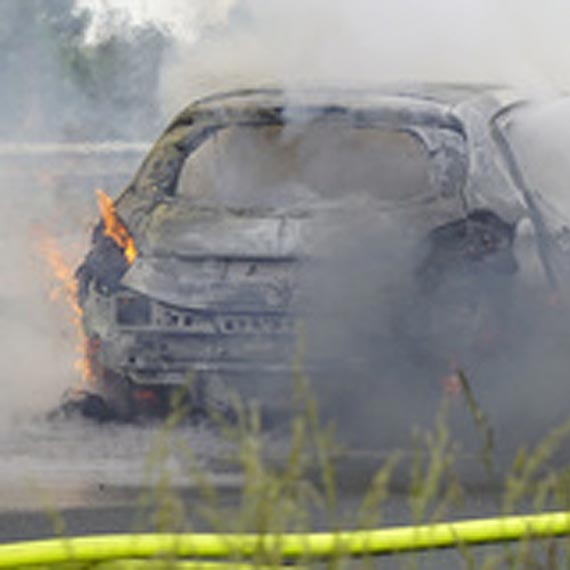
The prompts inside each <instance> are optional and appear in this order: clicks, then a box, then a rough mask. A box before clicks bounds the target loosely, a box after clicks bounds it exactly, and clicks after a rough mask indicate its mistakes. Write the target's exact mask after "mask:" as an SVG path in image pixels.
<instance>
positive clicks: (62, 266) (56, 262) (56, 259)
mask: <svg viewBox="0 0 570 570" xmlns="http://www.w3.org/2000/svg"><path fill="white" fill-rule="evenodd" d="M40 252H41V253H42V255H43V256H44V258H45V259H46V260H47V263H48V265H49V267H50V268H51V270H52V271H53V274H54V276H55V277H56V279H57V281H58V284H57V286H55V287H54V288H53V289H52V290H51V292H50V300H51V301H54V302H55V301H58V300H60V299H61V298H62V297H63V300H64V301H65V302H66V303H67V305H68V306H69V307H70V309H71V311H72V317H71V320H72V323H73V326H74V328H75V331H76V333H77V338H78V341H77V344H76V346H75V351H76V353H77V360H76V361H75V364H74V368H75V370H76V371H77V372H79V373H80V374H81V376H82V378H83V379H85V380H87V381H88V382H89V381H92V380H93V379H94V378H95V374H94V370H93V366H92V363H91V361H92V359H91V358H90V355H89V349H90V343H89V341H88V339H87V337H86V336H85V332H84V331H83V327H82V324H81V318H82V316H83V311H82V309H81V307H80V306H79V302H78V300H77V292H78V291H77V281H76V279H75V275H74V272H73V270H72V268H71V265H70V264H69V263H67V262H66V260H65V258H64V256H63V254H62V253H61V251H60V249H59V247H58V244H57V242H56V240H55V239H54V238H52V237H51V236H47V235H44V236H43V237H42V240H41V242H40Z"/></svg>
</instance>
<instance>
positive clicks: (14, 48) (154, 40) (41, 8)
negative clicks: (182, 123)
mask: <svg viewBox="0 0 570 570" xmlns="http://www.w3.org/2000/svg"><path fill="white" fill-rule="evenodd" d="M90 18H91V15H90V13H89V12H88V11H85V10H77V9H76V7H75V2H74V0H2V2H0V86H1V87H0V139H4V140H38V139H49V140H54V139H59V140H62V139H63V140H86V139H91V140H101V139H109V138H119V139H140V138H152V137H153V136H154V135H156V132H157V130H158V129H159V127H160V125H159V121H160V119H159V116H160V113H159V110H158V97H157V86H158V83H159V73H160V65H161V62H162V58H163V56H164V53H165V50H166V49H167V47H168V45H169V41H170V40H169V38H168V36H167V35H166V34H165V33H164V32H163V31H161V30H158V29H156V28H153V27H144V28H139V29H136V30H132V29H127V26H120V25H116V24H117V22H118V21H119V15H118V14H113V13H112V12H111V13H110V14H109V18H110V20H111V19H112V18H115V21H114V22H112V21H109V30H110V32H109V34H108V35H107V37H105V39H103V40H101V41H100V42H99V43H97V44H87V43H86V42H85V41H84V38H85V33H86V30H87V29H88V27H89V24H90ZM112 24H113V25H112Z"/></svg>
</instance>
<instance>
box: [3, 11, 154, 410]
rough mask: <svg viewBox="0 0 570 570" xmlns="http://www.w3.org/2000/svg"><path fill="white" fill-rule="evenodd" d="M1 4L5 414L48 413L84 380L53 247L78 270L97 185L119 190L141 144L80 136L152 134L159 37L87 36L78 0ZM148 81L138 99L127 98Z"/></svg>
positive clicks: (117, 136) (140, 136)
mask: <svg viewBox="0 0 570 570" xmlns="http://www.w3.org/2000/svg"><path fill="white" fill-rule="evenodd" d="M0 14H1V17H0V21H1V24H0V44H1V45H2V53H3V57H2V58H1V60H0V81H1V83H2V91H1V93H0V125H1V126H0V185H1V192H0V206H1V209H2V213H3V216H2V224H1V227H0V275H1V277H0V338H1V339H2V342H1V347H0V363H1V364H0V378H1V379H2V391H3V397H2V403H1V404H0V412H1V414H2V418H3V419H5V420H6V421H10V420H11V419H12V418H13V416H14V414H16V415H17V414H20V413H22V412H26V413H28V412H39V413H42V414H43V413H45V412H47V411H48V410H49V409H50V408H52V407H55V405H56V404H57V402H58V401H59V399H60V397H61V395H62V393H63V392H64V391H65V390H66V389H67V388H70V387H72V386H77V385H78V384H79V382H80V378H79V374H78V373H77V371H76V370H75V368H74V362H75V360H76V359H77V358H78V354H77V352H76V345H77V343H78V341H79V339H78V337H77V334H76V331H75V329H74V326H73V324H72V319H73V318H74V315H73V311H72V310H71V309H70V307H69V306H68V305H67V303H66V301H65V300H64V297H65V295H64V294H61V292H60V295H59V300H58V301H57V302H54V303H52V302H51V301H50V300H49V299H50V295H51V293H52V290H53V289H56V288H58V287H60V286H61V283H60V282H59V280H58V278H57V277H56V276H55V273H54V271H53V269H52V268H50V264H49V262H48V259H47V255H46V249H47V248H53V247H55V248H56V249H57V250H58V251H57V252H56V253H57V254H58V255H61V258H62V260H63V261H65V263H67V264H68V265H69V270H70V271H71V272H73V269H74V265H75V264H77V263H78V262H79V261H80V259H81V257H82V256H83V254H84V252H85V250H86V248H87V242H88V234H89V227H90V224H91V223H92V221H93V220H94V218H95V216H96V206H95V196H94V190H95V188H97V187H102V188H105V189H106V190H107V191H108V192H110V193H112V194H115V193H117V192H118V191H119V190H120V188H121V185H123V184H124V183H125V181H126V180H127V179H128V177H129V176H131V175H132V172H133V170H134V168H135V166H136V164H137V161H138V160H140V153H139V154H135V155H133V153H124V154H123V155H121V156H120V158H119V162H120V163H119V164H117V158H116V157H117V154H116V153H115V154H114V153H112V152H108V151H104V152H101V151H96V152H94V153H90V152H89V144H85V143H92V142H99V141H101V140H103V141H105V140H108V139H122V140H129V139H130V140H132V139H134V140H140V138H142V137H146V136H147V135H148V133H149V130H150V131H151V132H153V133H154V132H155V130H153V129H152V128H151V129H149V128H148V127H149V125H151V124H154V125H157V124H159V122H160V121H159V119H158V111H157V110H156V108H155V107H153V105H154V102H155V99H153V97H152V91H151V90H150V89H148V88H147V86H146V83H147V82H148V77H149V73H150V74H152V70H151V71H148V72H147V73H146V74H145V73H141V69H142V66H141V65H139V64H142V62H143V61H142V60H144V65H145V66H148V65H149V64H151V65H152V63H153V62H155V61H159V59H160V51H161V48H160V45H161V44H160V41H155V39H154V38H155V36H152V34H151V33H150V32H148V31H147V32H145V33H148V34H150V35H147V36H144V37H143V38H142V39H141V33H143V32H140V31H137V32H136V33H135V32H133V33H130V34H129V39H128V41H127V40H125V41H124V42H123V43H121V41H120V39H117V38H116V37H115V38H114V39H113V38H107V39H106V40H104V41H103V40H102V41H101V42H100V43H98V44H96V45H87V44H86V43H85V36H84V34H85V32H86V30H87V27H88V20H89V16H88V14H87V13H86V12H80V11H77V12H76V11H75V6H74V3H73V0H56V1H54V2H49V3H38V2H35V1H30V0H23V1H20V0H15V1H12V0H8V1H6V2H2V3H1V6H0ZM139 32H140V33H139ZM143 35H144V33H143ZM151 36H152V37H151ZM153 42H154V46H155V47H156V53H153V54H152V56H149V53H148V49H149V44H150V43H153ZM137 46H138V47H142V48H143V49H142V51H141V52H140V54H139V52H137V51H135V50H136V48H137ZM136 54H138V55H140V57H141V60H140V61H138V60H137V58H136V57H135V55H136ZM137 57H138V56H137ZM149 58H150V59H149ZM117 66H122V69H121V77H120V78H119V75H118V74H117ZM129 81H130V83H129ZM137 82H138V86H137V87H136V90H135V88H134V87H133V89H132V90H131V92H129V91H128V90H125V87H126V86H128V85H134V84H135V83H137ZM114 87H116V88H117V91H116V92H113V88H114ZM141 89H142V90H146V95H145V96H146V101H145V103H144V104H143V105H142V107H141V106H140V105H139V102H140V97H139V98H137V96H135V97H130V93H140V90H141ZM153 109H154V110H153ZM152 116H154V117H155V119H154V120H153V119H152ZM143 117H145V120H144V121H143V120H142V119H143ZM147 117H149V118H147ZM155 129H156V127H155Z"/></svg>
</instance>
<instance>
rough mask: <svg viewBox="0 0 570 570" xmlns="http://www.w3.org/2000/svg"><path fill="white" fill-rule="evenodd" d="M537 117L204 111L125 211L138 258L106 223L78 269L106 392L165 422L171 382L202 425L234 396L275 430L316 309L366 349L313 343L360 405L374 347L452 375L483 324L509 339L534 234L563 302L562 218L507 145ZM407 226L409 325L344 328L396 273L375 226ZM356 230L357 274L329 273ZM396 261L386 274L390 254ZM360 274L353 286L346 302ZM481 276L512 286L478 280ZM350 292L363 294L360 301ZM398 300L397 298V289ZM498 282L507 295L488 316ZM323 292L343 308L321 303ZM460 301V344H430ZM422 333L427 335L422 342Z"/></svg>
mask: <svg viewBox="0 0 570 570" xmlns="http://www.w3.org/2000/svg"><path fill="white" fill-rule="evenodd" d="M529 104H531V103H529V102H528V101H526V100H525V99H524V98H522V97H520V96H519V95H517V94H513V93H512V92H510V91H508V90H503V89H499V88H496V87H485V86H456V85H435V86H434V85H421V86H412V87H406V86H395V87H386V88H383V89H378V90H374V91H372V90H326V89H319V90H299V91H287V92H284V91H281V90H272V89H259V90H246V91H239V92H232V93H225V94H220V95H215V96H211V97H208V98H204V99H201V100H199V101H197V102H195V103H193V104H192V105H190V106H189V107H188V108H187V109H185V110H184V111H183V112H182V113H180V114H179V115H178V117H177V118H176V119H175V120H174V121H173V122H172V123H171V124H170V126H169V127H168V128H167V129H166V131H165V132H164V134H163V135H162V136H161V137H160V138H159V139H158V141H157V143H156V144H155V145H154V147H153V148H152V150H151V151H150V152H149V154H148V155H147V157H146V159H145V160H144V161H143V163H142V165H141V167H140V168H139V170H138V172H137V173H136V175H135V176H134V178H133V180H132V182H131V183H130V184H129V185H128V186H127V188H126V189H125V190H124V191H123V192H122V194H121V195H120V196H119V197H118V198H117V199H116V201H115V209H116V215H117V216H118V218H119V219H120V221H121V223H122V224H123V225H124V227H125V228H126V229H127V231H128V233H129V235H130V236H132V238H133V240H134V243H135V244H136V249H137V256H136V259H135V260H134V262H133V263H132V264H129V262H128V260H127V259H126V257H125V255H124V251H123V249H122V248H121V246H120V245H119V244H117V242H116V241H114V240H113V239H111V238H110V237H109V236H108V235H106V234H105V230H104V227H103V225H102V224H99V226H98V227H97V228H96V229H95V231H94V235H93V242H92V249H91V251H90V252H89V254H88V255H87V257H86V259H85V260H84V262H83V264H82V265H81V266H80V268H79V270H78V272H77V279H78V284H79V301H80V304H81V307H82V310H83V326H84V331H85V335H86V337H87V339H88V347H89V349H88V356H89V358H90V360H91V363H90V367H91V370H92V371H93V376H94V386H95V387H96V390H97V392H98V393H99V395H100V397H101V398H102V399H103V401H104V403H105V406H107V408H108V410H111V415H112V416H113V417H118V418H122V419H126V420H129V419H135V418H137V417H140V416H143V417H144V416H148V415H158V416H160V415H163V414H165V413H166V412H167V411H168V410H169V409H170V404H169V402H170V399H171V396H172V391H173V390H175V389H176V388H177V387H186V389H187V392H188V401H189V402H190V403H191V407H192V409H193V411H194V413H196V414H202V413H204V414H207V413H209V410H211V409H212V408H213V409H218V410H224V411H227V410H229V409H230V408H231V397H230V396H229V394H231V393H232V392H236V393H237V394H239V395H241V396H243V397H244V398H249V397H253V398H256V399H258V400H260V401H261V402H262V404H263V406H264V409H266V410H267V411H268V412H267V413H268V415H269V416H271V415H272V414H275V415H278V414H279V411H280V410H282V409H284V408H286V407H287V405H288V404H289V403H290V396H288V395H287V393H288V392H290V391H291V380H290V378H291V374H292V369H293V367H294V366H293V362H294V361H295V359H296V357H297V355H298V352H299V350H300V349H299V336H300V335H301V336H302V335H306V334H309V333H310V332H311V326H310V324H309V325H308V329H306V330H305V332H303V333H300V329H299V326H300V323H303V322H305V321H306V320H307V316H306V315H307V314H311V313H312V312H314V311H316V312H318V313H319V314H320V315H325V316H323V318H322V319H319V321H318V327H319V328H320V329H321V330H323V329H327V330H335V334H340V335H342V334H345V335H348V336H350V338H351V339H357V341H354V343H355V344H354V345H351V344H350V343H349V344H348V345H340V344H339V345H335V344H334V342H333V340H332V337H331V338H329V337H327V336H326V335H325V338H324V339H321V340H322V342H319V341H318V340H317V341H316V342H315V350H314V352H315V354H316V355H317V356H315V358H311V356H310V355H309V356H308V357H307V369H309V373H310V374H313V373H314V374H317V375H318V370H325V369H327V366H329V368H328V370H330V369H331V368H338V366H339V363H341V362H342V363H343V364H342V365H343V366H344V367H345V368H344V372H343V374H345V375H353V373H354V375H353V376H351V377H352V378H354V381H351V382H350V386H351V388H350V389H351V390H358V385H357V382H358V378H359V375H358V370H362V368H365V369H366V368H370V367H371V366H372V364H373V363H370V362H368V364H367V363H366V361H365V360H366V359H365V355H366V354H368V353H366V351H365V350H364V349H362V351H361V353H360V352H359V351H360V350H361V347H363V346H366V345H367V343H368V344H369V345H374V347H380V346H383V345H386V346H389V347H390V348H389V349H386V350H385V351H384V356H383V357H382V358H384V357H385V358H388V359H390V358H392V355H393V354H394V350H395V349H394V347H399V346H401V345H402V343H401V339H402V338H407V339H408V340H409V342H407V343H405V345H406V347H408V348H409V347H410V346H413V347H414V348H413V351H415V355H413V356H410V357H409V358H410V360H412V361H413V360H414V359H415V361H416V362H419V364H418V366H419V367H420V368H423V369H425V367H426V366H428V364H426V363H428V362H429V366H433V367H435V368H438V367H439V368H441V371H442V373H444V369H445V366H446V365H445V364H444V360H445V359H446V358H450V357H455V355H456V354H463V352H462V351H465V350H467V349H466V348H465V345H467V344H468V345H469V346H470V347H472V346H473V345H476V344H477V342H478V340H477V339H480V338H481V335H483V328H484V327H485V326H488V322H486V324H485V325H481V319H483V321H484V320H485V318H486V317H481V311H483V313H484V312H485V311H486V312H487V316H489V318H490V319H491V320H493V319H494V320H495V321H499V322H498V323H497V322H496V323H495V324H496V325H497V326H499V327H500V326H501V322H500V321H501V320H502V319H503V316H501V310H502V308H504V301H505V299H506V298H508V296H509V293H508V290H509V287H510V284H509V280H510V279H512V276H513V275H516V274H517V273H518V272H519V271H520V267H519V265H520V264H519V261H518V260H517V256H516V255H515V252H514V247H515V246H514V243H515V241H516V236H517V232H518V231H519V229H520V228H521V227H523V226H524V225H525V224H526V225H527V226H529V227H530V228H531V230H530V233H531V234H532V236H533V241H534V243H535V245H536V257H537V259H538V262H537V266H538V269H537V271H536V274H537V275H539V277H538V278H537V279H538V281H540V282H541V283H540V287H544V288H545V289H546V290H553V291H554V290H555V289H556V287H557V282H558V281H559V280H560V275H561V274H563V273H564V271H565V263H566V262H565V257H566V255H565V251H564V250H565V248H564V243H565V239H566V238H565V236H566V233H567V228H566V225H565V222H564V221H563V219H562V218H560V217H556V216H554V217H553V216H550V214H549V209H548V207H547V206H546V205H545V201H544V197H541V196H540V195H539V194H536V193H535V190H537V189H535V188H530V186H529V184H528V181H527V180H526V179H525V175H524V173H523V172H521V168H520V165H519V164H518V162H517V158H516V155H515V153H514V151H513V149H512V147H511V144H510V141H509V136H508V129H509V121H511V120H512V117H513V116H514V114H515V113H516V112H517V111H516V110H517V109H518V108H523V107H525V106H526V105H529ZM347 149H348V150H347ZM269 164H270V165H271V167H268V168H266V167H267V165H269ZM394 220H397V221H398V227H400V228H404V230H405V231H404V232H403V233H402V232H400V231H398V237H397V238H396V239H397V240H404V241H406V240H408V241H409V242H410V243H414V244H419V246H418V247H417V248H416V247H415V246H414V248H413V252H414V253H413V256H412V257H413V269H412V270H411V273H412V274H413V275H414V276H415V277H414V280H415V281H414V285H413V287H412V289H410V290H409V291H408V292H407V293H406V296H407V297H408V298H410V299H413V304H414V310H413V312H412V313H413V317H410V316H409V315H408V316H404V317H402V315H401V314H395V313H394V311H392V310H390V311H389V313H390V314H389V315H388V316H387V317H386V318H387V320H388V321H389V323H390V324H389V326H383V325H382V326H380V325H379V326H378V328H379V329H380V328H381V329H382V331H381V332H378V331H377V330H376V328H375V327H376V325H378V323H379V322H380V317H379V316H375V317H374V318H373V319H372V318H369V315H368V313H369V311H368V310H367V309H366V307H360V308H358V309H354V310H353V311H352V313H351V315H350V322H351V323H354V322H357V323H359V324H360V323H364V324H363V325H362V326H361V327H360V328H359V327H356V329H358V330H353V329H355V327H352V328H350V327H348V325H346V326H347V327H348V328H347V329H346V330H343V328H344V327H345V324H343V318H342V316H340V315H342V312H343V311H342V310H340V309H339V307H341V306H342V305H343V303H344V299H345V296H346V295H360V296H361V298H362V299H363V303H366V302H367V300H370V299H372V298H374V295H375V293H374V292H373V291H372V289H373V287H372V289H370V287H371V285H370V283H371V282H373V281H374V279H376V278H377V277H378V278H379V279H382V278H383V275H384V273H386V272H387V271H388V272H389V266H388V267H387V266H386V263H389V261H386V260H384V261H382V264H381V265H382V267H381V269H375V270H374V271H373V272H372V273H371V274H369V273H367V272H368V271H369V268H370V267H371V266H374V255H375V253H374V251H375V249H374V248H375V247H376V246H374V244H375V243H376V244H378V248H379V249H382V240H383V238H382V237H381V236H379V234H377V233H376V228H377V227H379V226H382V225H390V224H391V223H393V221H394ZM344 221H346V222H347V223H346V226H345V227H344V226H343V224H344ZM385 222H386V223H385ZM363 228H365V229H363ZM361 230H362V231H361ZM355 232H356V233H359V232H360V233H359V236H360V238H359V239H358V240H356V241H355V242H354V244H355V248H356V250H362V249H364V251H365V252H366V253H365V259H363V260H361V261H355V259H356V258H357V257H358V255H354V250H352V249H351V248H350V247H348V248H347V249H346V251H344V252H343V254H342V255H341V257H342V259H343V263H341V264H340V265H335V263H331V264H329V265H327V263H326V262H325V263H324V264H323V263H321V261H322V260H323V259H325V260H326V259H331V258H332V257H334V256H335V255H336V252H337V249H338V247H337V246H338V244H347V243H350V241H351V236H352V235H354V234H355ZM523 233H524V232H523ZM404 234H405V235H404ZM402 236H403V237H402ZM362 244H366V246H365V247H364V248H362V247H361V245H362ZM340 249H342V247H341V248H340ZM384 249H388V250H389V251H388V253H386V252H383V254H382V255H387V257H386V259H388V260H389V259H390V251H391V250H392V247H391V246H389V247H387V248H384ZM561 260H562V261H561ZM353 263H355V265H352V264H353ZM313 265H316V266H319V267H321V266H324V267H325V269H324V270H323V271H322V272H319V278H320V279H321V281H318V280H317V284H316V285H315V284H314V283H313V287H311V285H307V286H305V285H306V283H304V282H303V276H306V273H304V268H306V267H312V266H313ZM327 268H328V269H327ZM449 268H452V269H451V270H450V269H449ZM450 272H451V273H453V276H454V278H453V279H451V280H449V279H447V276H448V275H449V274H450ZM561 272H562V273H561ZM346 273H350V274H351V275H350V278H349V279H348V278H347V279H348V281H352V283H350V284H347V285H346V287H345V288H342V287H340V288H339V289H338V291H334V289H335V287H334V285H331V284H332V283H334V282H336V281H337V280H338V281H340V282H342V281H343V278H344V277H346V275H344V274H346ZM481 275H491V276H494V275H497V276H498V277H497V280H496V282H495V281H493V279H490V280H487V279H485V283H484V284H483V285H481V282H480V281H477V279H478V278H479V277H480V276H481ZM305 281H311V280H310V279H307V280H305ZM444 281H445V283H443V282H444ZM505 282H506V283H507V284H506V285H505ZM355 283H356V284H357V285H359V286H362V287H368V289H366V290H364V289H362V290H359V291H358V292H357V293H354V292H353V291H354V290H353V289H352V287H354V284H355ZM474 283H476V284H474ZM489 283H491V285H489ZM391 287H392V289H391V290H392V291H394V290H397V289H398V288H399V285H398V280H397V279H396V278H395V279H394V282H393V283H392V284H391ZM485 287H488V288H491V289H493V300H492V302H491V303H490V304H489V303H488V304H487V305H488V306H487V308H486V309H485V307H484V306H485V295H486V293H485V291H484V289H485ZM325 289H326V290H331V291H333V293H332V296H331V298H330V299H329V300H328V301H329V302H328V304H327V303H323V306H319V301H320V300H321V298H322V295H320V294H319V292H318V291H324V290H325ZM499 289H501V292H500V294H498V295H495V293H496V292H497V290H499ZM315 291H317V293H315ZM371 291H372V292H371ZM368 295H370V296H368ZM428 297H429V298H430V302H429V303H422V299H425V298H428ZM434 299H435V300H434ZM446 304H447V305H448V306H452V307H453V310H451V311H449V310H448V311H447V313H446V315H447V317H449V320H450V323H449V328H446V329H445V334H446V335H447V336H448V337H449V336H452V337H455V338H454V339H453V342H452V343H451V345H453V346H452V347H451V348H449V347H447V348H446V349H445V350H443V349H442V348H441V347H442V345H441V344H438V345H437V348H434V346H435V345H434V344H433V343H432V342H431V340H430V339H431V337H432V336H433V335H435V336H437V334H439V333H438V332H434V331H433V330H432V329H433V327H432V325H433V324H434V323H441V322H442V315H441V313H439V314H438V315H437V316H434V315H433V313H434V311H436V312H437V311H438V310H439V309H440V308H441V306H442V305H446ZM324 305H327V306H324ZM331 306H334V309H333V310H331ZM434 307H435V308H434ZM438 307H439V308H438ZM482 307H483V308H482ZM410 318H413V319H415V320H416V321H417V320H419V321H421V324H422V327H421V331H420V333H418V330H419V328H418V327H417V326H414V325H412V324H410V322H409V319H410ZM309 320H310V319H309ZM451 321H453V322H451ZM455 321H459V322H455ZM438 326H439V325H438ZM446 326H447V325H446ZM456 326H457V327H458V328H454V327H456ZM468 328H471V329H473V330H472V331H471V332H465V329H468ZM307 330H309V333H307V332H306V331H307ZM450 331H455V332H456V331H462V333H461V334H460V335H459V336H460V337H461V338H460V339H458V338H457V337H458V335H457V334H453V333H452V334H451V335H450ZM317 337H318V334H317ZM455 341H457V342H455ZM351 342H352V340H351ZM454 343H455V344H454ZM356 344H358V349H357V350H355V351H353V350H351V351H350V352H351V354H350V355H348V354H339V353H338V350H337V348H338V347H339V346H345V347H346V346H352V347H353V348H354V347H355V346H356ZM309 345H310V347H311V348H312V345H311V343H310V342H309ZM323 345H325V346H324V347H323ZM327 347H328V348H327ZM408 348H406V350H408ZM327 350H328V352H327ZM374 351H376V349H374ZM446 351H447V352H446ZM341 352H342V350H341ZM445 352H446V354H444V353H445ZM437 353H439V354H437ZM450 354H451V356H450ZM359 356H363V358H364V360H363V359H360V360H359V358H358V357H359ZM459 358H460V359H461V358H462V357H459ZM331 363H332V364H331ZM325 376H326V374H325ZM364 384H365V385H366V388H365V390H366V391H369V390H370V389H375V388H373V387H372V388H371V387H370V384H369V383H368V384H367V383H366V382H364Z"/></svg>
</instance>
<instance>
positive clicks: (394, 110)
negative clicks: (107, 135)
mask: <svg viewBox="0 0 570 570" xmlns="http://www.w3.org/2000/svg"><path fill="white" fill-rule="evenodd" d="M523 99H524V98H523V97H521V95H520V94H519V93H517V92H516V91H513V90H512V89H508V88H505V87H501V86H500V85H493V84H480V83H477V84H475V83H474V84H462V83H418V84H402V83H398V84H388V85H382V86H379V87H377V88H371V87H366V88H352V87H349V88H346V87H340V88H338V87H328V86H325V87H302V88H291V89H282V88H255V89H253V88H252V89H240V90H235V91H228V92H221V93H215V94H213V95H209V96H206V97H202V98H200V99H197V100H196V101H194V102H193V103H191V104H190V105H189V106H187V107H186V108H185V109H184V110H183V111H182V112H181V113H179V114H178V116H177V117H176V118H175V119H174V121H172V123H171V124H170V125H169V127H168V128H167V132H168V131H170V130H171V129H173V128H175V127H177V126H178V125H182V124H186V125H187V124H192V123H199V122H205V123H209V122H215V121H216V120H220V119H221V120H222V121H223V120H225V119H229V118H232V117H233V118H234V120H235V119H236V118H237V119H239V118H240V117H242V116H246V115H248V114H251V113H256V112H258V111H269V112H275V111H276V110H281V111H284V112H285V114H284V117H287V114H286V112H287V110H290V111H291V112H294V110H295V109H306V108H316V109H319V108H322V109H330V110H333V111H334V110H336V109H338V110H343V111H344V110H351V111H352V110H354V111H357V110H362V111H367V110H373V109H376V110H381V111H382V112H384V113H386V114H387V116H388V115H391V116H392V118H394V117H395V118H396V119H401V120H404V121H406V120H409V119H410V117H412V118H420V117H423V119H424V120H427V121H428V122H429V121H430V120H432V121H436V122H438V121H441V123H442V124H447V125H453V123H454V122H456V121H457V115H460V114H461V112H459V111H458V112H457V113H456V112H455V111H457V110H459V109H463V108H465V107H476V108H478V109H479V110H480V111H482V112H484V114H485V115H487V116H490V115H493V114H494V113H496V112H498V111H500V110H501V109H502V108H504V107H506V106H508V105H510V104H512V103H514V102H519V101H521V100H523Z"/></svg>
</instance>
